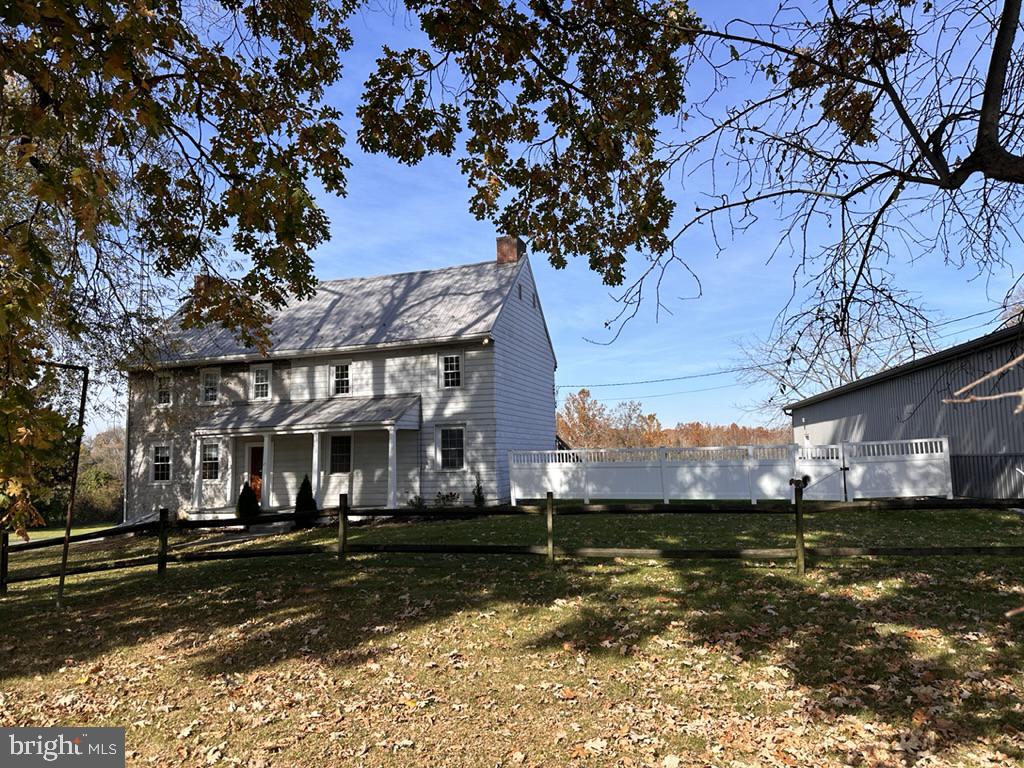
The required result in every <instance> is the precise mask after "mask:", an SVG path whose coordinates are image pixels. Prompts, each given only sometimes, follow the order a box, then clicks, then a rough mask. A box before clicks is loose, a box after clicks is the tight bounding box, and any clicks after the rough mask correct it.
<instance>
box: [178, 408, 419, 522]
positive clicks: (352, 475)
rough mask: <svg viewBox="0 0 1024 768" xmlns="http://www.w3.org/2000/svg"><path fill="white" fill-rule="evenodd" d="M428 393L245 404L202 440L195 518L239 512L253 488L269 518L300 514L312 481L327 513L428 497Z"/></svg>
mask: <svg viewBox="0 0 1024 768" xmlns="http://www.w3.org/2000/svg"><path fill="white" fill-rule="evenodd" d="M419 429H420V407H419V396H417V395H407V396H399V397H377V398H341V397H339V398H334V399H331V400H328V401H310V402H304V403H273V404H271V403H267V404H256V405H254V404H245V405H236V406H232V407H231V408H228V409H223V410H222V411H218V412H217V413H216V414H212V415H211V417H210V418H209V419H207V420H206V421H205V422H204V423H203V424H202V425H200V426H199V427H198V428H197V429H196V430H195V431H194V433H193V435H194V446H193V450H194V459H193V461H194V466H193V492H192V499H191V504H190V507H189V513H188V514H189V516H190V517H198V518H202V517H207V516H210V517H220V516H223V515H227V514H234V508H235V504H236V502H237V500H238V493H239V492H240V490H241V488H242V485H243V484H244V483H246V482H248V483H249V484H250V485H251V486H252V487H253V490H254V491H256V492H257V496H258V497H259V499H260V505H261V507H262V508H263V509H264V510H266V511H280V510H288V509H292V508H293V507H294V505H295V497H296V495H297V494H298V491H299V487H300V485H301V483H302V481H303V478H304V477H305V476H306V475H308V476H309V479H310V484H311V486H312V489H313V496H314V497H315V498H316V501H317V506H318V507H319V508H321V509H322V508H323V507H324V506H327V507H334V506H336V505H337V503H338V497H339V495H340V494H342V493H346V494H348V498H349V504H350V505H351V506H353V507H359V506H363V507H387V508H389V509H395V508H397V507H399V506H401V505H403V504H404V503H405V502H406V500H407V499H408V498H409V497H410V496H413V495H417V494H418V493H419V471H418V467H419V462H418V460H417V457H418V444H419Z"/></svg>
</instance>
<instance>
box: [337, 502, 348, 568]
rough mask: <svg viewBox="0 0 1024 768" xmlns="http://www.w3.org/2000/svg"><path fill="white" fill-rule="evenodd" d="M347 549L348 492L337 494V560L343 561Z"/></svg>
mask: <svg viewBox="0 0 1024 768" xmlns="http://www.w3.org/2000/svg"><path fill="white" fill-rule="evenodd" d="M346 549H348V494H347V493H342V494H340V495H339V496H338V560H341V561H342V562H344V560H345V550H346Z"/></svg>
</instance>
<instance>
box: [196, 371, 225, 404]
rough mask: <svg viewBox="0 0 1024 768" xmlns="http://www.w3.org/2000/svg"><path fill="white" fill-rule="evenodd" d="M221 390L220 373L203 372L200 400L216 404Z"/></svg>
mask: <svg viewBox="0 0 1024 768" xmlns="http://www.w3.org/2000/svg"><path fill="white" fill-rule="evenodd" d="M219 390H220V373H218V372H217V371H203V373H202V380H201V382H200V393H199V396H200V399H201V400H202V401H203V402H204V403H216V402H217V396H218V394H219Z"/></svg>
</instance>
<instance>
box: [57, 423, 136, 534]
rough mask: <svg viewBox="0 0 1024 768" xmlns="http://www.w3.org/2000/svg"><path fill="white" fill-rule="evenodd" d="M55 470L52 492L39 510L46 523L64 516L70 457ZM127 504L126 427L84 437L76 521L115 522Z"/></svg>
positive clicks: (76, 499)
mask: <svg viewBox="0 0 1024 768" xmlns="http://www.w3.org/2000/svg"><path fill="white" fill-rule="evenodd" d="M68 465H69V466H68V467H67V468H66V470H65V471H63V472H55V473H54V474H53V477H52V480H53V483H54V489H53V494H52V495H51V497H50V498H49V500H48V501H46V502H45V503H41V504H39V505H38V510H39V513H40V515H41V517H42V518H43V521H44V522H45V523H46V524H47V525H58V524H60V523H61V521H63V520H64V516H65V515H66V514H67V509H68V497H69V496H70V494H71V471H70V461H69V462H68ZM123 504H124V429H122V428H121V427H114V428H113V429H107V430H104V431H103V432H99V433H97V434H95V435H92V436H90V437H85V438H83V439H82V453H81V457H80V458H79V462H78V489H77V491H76V493H75V510H74V519H75V522H76V523H108V522H109V523H116V522H119V521H120V520H121V513H122V508H123Z"/></svg>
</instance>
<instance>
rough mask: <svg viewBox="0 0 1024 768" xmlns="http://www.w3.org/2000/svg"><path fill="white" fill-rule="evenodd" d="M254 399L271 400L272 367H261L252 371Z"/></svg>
mask: <svg viewBox="0 0 1024 768" xmlns="http://www.w3.org/2000/svg"><path fill="white" fill-rule="evenodd" d="M252 399H253V400H269V399H270V366H269V365H261V366H258V367H255V368H253V369H252Z"/></svg>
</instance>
